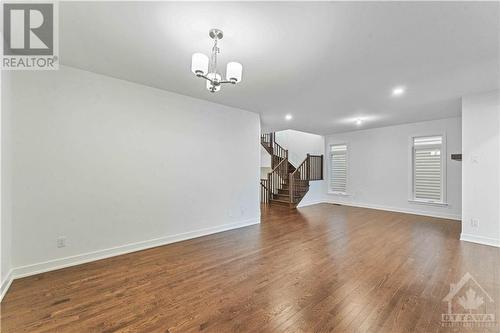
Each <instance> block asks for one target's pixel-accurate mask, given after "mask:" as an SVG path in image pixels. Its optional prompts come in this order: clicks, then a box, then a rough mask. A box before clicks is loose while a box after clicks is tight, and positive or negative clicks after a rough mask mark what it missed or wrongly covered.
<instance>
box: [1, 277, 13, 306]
mask: <svg viewBox="0 0 500 333" xmlns="http://www.w3.org/2000/svg"><path fill="white" fill-rule="evenodd" d="M12 280H14V279H13V278H12V269H11V270H10V271H9V273H7V276H6V277H5V280H3V281H2V283H1V284H0V302H1V301H2V299H3V297H4V296H5V294H6V293H7V290H9V287H10V285H11V284H12Z"/></svg>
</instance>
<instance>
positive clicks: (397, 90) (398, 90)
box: [392, 87, 406, 96]
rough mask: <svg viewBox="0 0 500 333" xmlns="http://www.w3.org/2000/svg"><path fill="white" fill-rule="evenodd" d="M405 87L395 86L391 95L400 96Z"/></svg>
mask: <svg viewBox="0 0 500 333" xmlns="http://www.w3.org/2000/svg"><path fill="white" fill-rule="evenodd" d="M405 90H406V88H405V87H395V88H394V89H392V96H401V95H403V94H404V93H405Z"/></svg>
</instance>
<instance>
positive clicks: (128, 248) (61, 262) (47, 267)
mask: <svg viewBox="0 0 500 333" xmlns="http://www.w3.org/2000/svg"><path fill="white" fill-rule="evenodd" d="M258 223H260V217H259V218H255V219H250V220H245V221H240V222H236V223H229V224H223V225H219V226H216V227H210V228H204V229H198V230H194V231H189V232H185V233H181V234H177V235H171V236H165V237H160V238H155V239H150V240H147V241H141V242H136V243H130V244H125V245H121V246H116V247H112V248H108V249H103V250H98V251H93V252H87V253H83V254H78V255H74V256H70V257H65V258H58V259H53V260H49V261H45V262H40V263H36V264H32V265H26V266H20V267H15V268H14V269H12V270H11V272H9V277H10V280H11V281H10V282H8V283H5V285H6V286H5V289H4V286H3V285H2V296H3V295H4V294H5V293H6V292H7V289H8V287H9V286H10V283H11V282H12V280H13V279H18V278H22V277H26V276H30V275H35V274H39V273H44V272H48V271H53V270H57V269H61V268H65V267H70V266H76V265H80V264H84V263H87V262H91V261H96V260H101V259H106V258H110V257H114V256H119V255H122V254H127V253H131V252H136V251H140V250H145V249H149V248H152V247H157V246H162V245H167V244H171V243H175V242H180V241H183V240H188V239H192V238H197V237H201V236H207V235H211V234H215V233H218V232H222V231H228V230H232V229H237V228H242V227H247V226H250V225H254V224H258Z"/></svg>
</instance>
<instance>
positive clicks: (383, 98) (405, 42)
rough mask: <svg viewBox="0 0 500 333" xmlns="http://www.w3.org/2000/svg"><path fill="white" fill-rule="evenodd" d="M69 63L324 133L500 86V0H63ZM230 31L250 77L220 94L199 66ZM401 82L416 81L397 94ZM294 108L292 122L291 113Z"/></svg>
mask: <svg viewBox="0 0 500 333" xmlns="http://www.w3.org/2000/svg"><path fill="white" fill-rule="evenodd" d="M59 11H60V22H59V26H60V55H61V62H62V63H63V64H65V65H69V66H74V67H77V68H81V69H85V70H89V71H92V72H96V73H101V74H105V75H109V76H113V77H116V78H121V79H125V80H129V81H133V82H137V83H142V84H145V85H148V86H152V87H157V88H161V89H165V90H169V91H174V92H177V93H180V94H184V95H189V96H193V97H197V98H202V99H206V100H210V101H214V102H217V103H221V104H225V105H230V106H234V107H239V108H242V109H246V110H249V111H254V112H257V113H260V114H261V117H262V123H263V127H264V128H266V129H274V130H276V129H285V128H293V129H297V130H303V131H307V132H312V133H318V134H329V133H334V132H340V131H348V130H353V129H358V128H360V127H358V126H356V125H355V119H356V118H358V117H363V118H364V119H366V121H364V123H363V124H362V126H361V128H372V127H380V126H386V125H391V124H398V123H404V122H413V121H421V120H430V119H438V118H445V117H450V116H456V115H459V113H460V96H463V95H467V94H472V93H475V92H480V91H487V90H493V89H499V88H500V82H499V76H500V66H499V56H500V38H499V34H500V3H499V2H482V3H480V2H319V3H312V2H289V3H287V2H272V3H271V2H267V3H262V2H239V3H237V2H217V3H213V2H212V3H210V2H202V3H193V2H182V3H178V2H61V3H60V9H59ZM212 27H217V28H220V29H222V30H224V34H225V36H224V39H223V40H222V42H221V56H220V61H219V63H220V64H221V65H222V66H221V70H222V72H223V73H224V72H225V64H226V63H227V62H228V61H231V60H234V61H238V62H241V63H242V64H243V81H242V82H241V83H240V84H238V85H237V86H227V87H223V88H222V91H220V92H219V93H216V94H211V93H209V92H208V91H207V90H206V89H205V82H202V80H201V79H197V78H196V77H194V76H193V74H192V73H191V72H190V62H191V54H192V53H194V52H200V51H201V52H203V53H205V54H208V53H209V50H210V48H211V45H212V44H211V40H210V39H209V38H208V35H207V34H208V30H209V29H210V28H212ZM397 85H404V86H406V87H407V93H406V94H405V95H404V96H403V97H400V98H393V97H391V89H392V88H393V87H394V86H397ZM287 113H290V114H292V115H293V117H294V118H293V120H292V121H289V122H287V121H285V119H284V116H285V114H287Z"/></svg>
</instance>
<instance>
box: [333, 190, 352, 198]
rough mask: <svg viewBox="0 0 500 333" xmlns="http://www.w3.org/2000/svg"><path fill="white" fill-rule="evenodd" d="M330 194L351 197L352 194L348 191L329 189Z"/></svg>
mask: <svg viewBox="0 0 500 333" xmlns="http://www.w3.org/2000/svg"><path fill="white" fill-rule="evenodd" d="M328 194H331V195H338V196H340V197H350V196H351V195H350V194H349V193H346V192H332V191H328Z"/></svg>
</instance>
